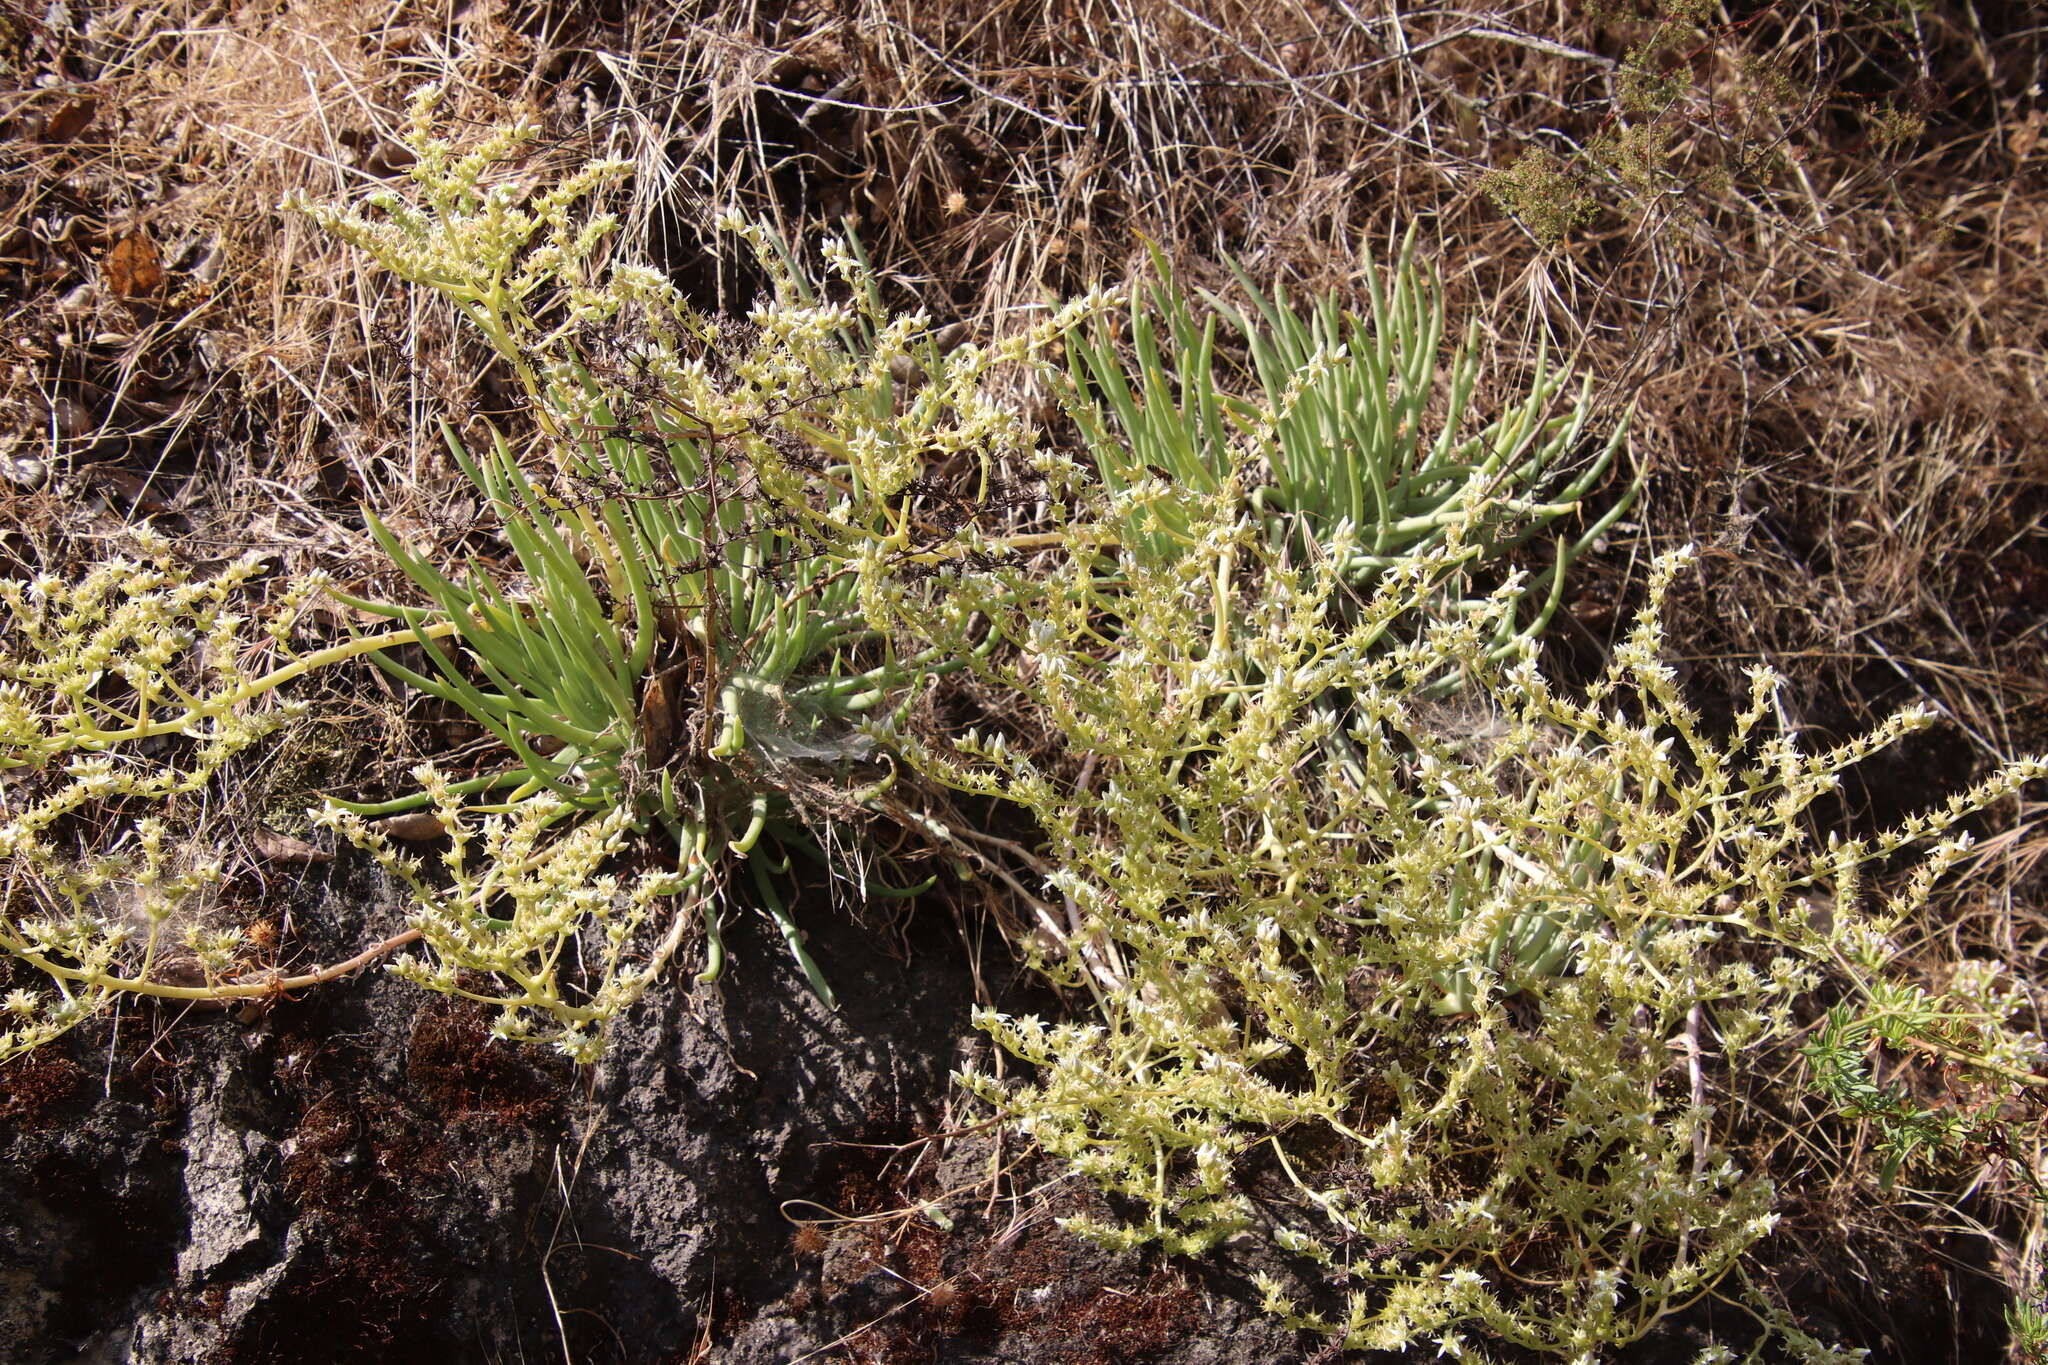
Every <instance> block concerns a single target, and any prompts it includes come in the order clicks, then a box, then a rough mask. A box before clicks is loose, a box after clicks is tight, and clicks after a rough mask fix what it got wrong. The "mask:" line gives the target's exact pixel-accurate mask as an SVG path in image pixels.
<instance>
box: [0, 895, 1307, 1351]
mask: <svg viewBox="0 0 2048 1365" xmlns="http://www.w3.org/2000/svg"><path fill="white" fill-rule="evenodd" d="M291 894H292V896H293V899H294V905H293V909H292V918H293V922H294V937H293V939H292V942H293V944H294V945H295V947H296V948H297V950H298V958H297V960H298V961H301V962H304V961H310V960H323V961H334V960H337V959H338V958H340V957H342V956H345V955H347V954H348V953H350V952H352V951H354V948H355V946H356V945H359V944H361V943H363V942H366V941H370V940H371V939H372V938H373V937H374V936H375V935H377V934H378V933H380V932H388V930H389V927H390V925H392V924H393V923H395V922H396V920H397V918H398V915H399V910H398V908H397V906H396V905H395V904H394V903H393V901H392V899H391V896H390V892H389V888H388V887H386V886H385V885H384V884H383V882H382V881H381V879H380V878H378V877H377V876H376V875H375V874H373V873H370V872H367V871H365V870H364V869H363V868H361V867H360V866H359V865H351V864H348V863H346V862H344V863H342V864H337V865H336V866H335V868H333V869H330V870H329V871H328V873H327V876H326V879H325V880H317V881H313V882H309V883H308V884H306V885H304V886H302V887H299V888H297V889H296V891H294V892H292V893H291ZM818 901H819V903H818V904H816V905H814V906H812V907H810V908H809V909H808V911H800V912H799V913H800V915H801V917H802V918H803V920H804V922H805V924H806V926H807V927H808V928H809V930H810V932H811V935H812V946H813V949H814V951H815V952H816V953H817V955H818V957H819V960H820V961H821V962H822V963H824V964H825V965H826V969H827V971H828V973H829V975H830V976H831V978H832V981H833V984H834V986H835V988H836V989H837V990H838V992H839V994H840V997H841V1000H842V1006H841V1008H840V1009H839V1010H837V1011H828V1010H826V1009H824V1008H823V1007H822V1006H821V1005H820V1004H819V1003H818V1002H817V1001H816V1000H815V999H813V998H812V996H811V995H810V994H809V993H808V992H806V991H805V990H804V988H803V986H802V983H801V981H800V979H799V978H798V977H797V975H796V973H795V971H794V970H793V969H792V968H791V967H790V966H789V964H788V962H787V959H786V957H785V955H784V953H783V952H782V950H781V947H780V944H779V943H778V942H777V941H776V938H775V935H774V934H773V933H772V932H766V931H765V930H764V926H761V925H759V924H757V923H754V922H752V920H751V917H743V918H741V920H740V922H738V923H735V924H734V925H732V926H731V928H730V929H729V930H728V938H729V941H730V942H731V945H732V948H733V963H732V966H731V968H730V969H729V972H728V975H727V977H726V980H725V982H724V983H723V985H722V986H720V987H719V988H716V989H706V988H702V987H695V986H694V984H693V983H690V982H689V981H688V980H687V978H686V977H683V978H682V979H674V978H672V979H670V980H669V981H666V982H664V983H662V984H661V985H659V986H658V987H657V988H656V989H655V990H654V991H652V992H650V994H649V997H648V998H647V999H646V1000H644V1001H643V1002H642V1003H641V1005H640V1007H639V1008H638V1009H637V1010H636V1011H635V1012H634V1014H633V1015H632V1017H631V1018H630V1019H628V1020H627V1021H625V1022H624V1024H623V1025H622V1026H621V1027H620V1028H619V1030H618V1032H617V1034H616V1036H615V1038H614V1041H613V1043H612V1046H611V1048H610V1050H609V1052H608V1053H607V1055H606V1059H605V1061H604V1062H603V1063H602V1064H601V1065H600V1066H598V1067H595V1068H591V1069H588V1070H584V1071H578V1070H577V1069H575V1068H573V1067H571V1066H569V1065H568V1064H567V1063H564V1062H561V1061H558V1060H556V1059H553V1058H552V1057H550V1056H549V1055H547V1054H545V1053H542V1052H539V1051H537V1050H533V1049H521V1048H514V1047H510V1046H508V1045H506V1044H503V1043H499V1042H495V1041H493V1040H491V1039H490V1037H489V1036H488V1016H487V1015H486V1014H485V1013H484V1012H482V1011H480V1010H478V1009H475V1008H473V1007H471V1006H468V1005H465V1004H461V1003H458V1002H453V1001H449V1000H446V999H442V998H439V997H434V996H429V995H425V994H423V993H421V992H419V991H418V990H416V989H415V988H413V987H411V986H409V985H407V984H405V983H403V982H400V981H398V980H396V979H394V978H391V977H389V976H387V975H384V974H382V973H366V974H364V975H361V976H358V977H357V978H355V979H353V980H350V981H346V982H339V983H335V984H333V985H330V986H328V987H325V988H323V989H320V990H317V991H312V992H308V993H307V994H306V995H305V996H304V997H302V998H300V999H297V1000H289V1001H282V1002H279V1003H278V1004H277V1005H276V1006H275V1007H274V1008H272V1009H271V1010H270V1011H269V1012H268V1013H267V1014H265V1015H263V1016H262V1017H261V1018H259V1019H256V1020H254V1021H253V1022H242V1021H239V1020H237V1019H236V1018H234V1017H232V1016H230V1015H226V1014H222V1013H217V1012H214V1013H204V1014H202V1013H198V1012H191V1013H184V1014H180V1013H178V1012H175V1011H168V1010H159V1009H157V1008H155V1007H153V1006H151V1007H144V1008H142V1009H139V1010H136V1009H131V1010H129V1011H128V1012H127V1013H126V1014H125V1015H124V1016H123V1018H122V1019H121V1020H120V1021H119V1023H118V1025H117V1026H105V1027H100V1028H98V1029H96V1030H86V1031H81V1032H80V1033H79V1034H78V1035H77V1036H75V1037H73V1038H71V1039H67V1040H65V1041H64V1042H62V1043H60V1044H57V1045H54V1046H52V1047H50V1048H47V1049H45V1050H44V1051H43V1052H42V1053H39V1054H36V1055H33V1056H30V1057H27V1058H24V1059H21V1060H20V1061H18V1062H16V1063H14V1064H13V1065H11V1066H8V1067H6V1068H0V1152H4V1155H5V1158H6V1160H5V1164H4V1166H0V1359H4V1360H7V1361H9V1362H19V1363H20V1365H41V1363H42V1362H59V1361H66V1362H68V1361H73V1360H87V1361H109V1362H115V1361H119V1362H138V1363H140V1362H148V1363H149V1365H172V1363H173V1362H177V1363H179V1365H183V1363H185V1362H205V1363H206V1365H257V1363H259V1362H286V1361H289V1362H308V1363H313V1362H323V1361H337V1362H338V1361H357V1360H366V1359H375V1360H380V1361H399V1362H403V1361H412V1360H420V1361H428V1360H432V1361H436V1362H440V1361H449V1360H520V1359H526V1360H540V1359H560V1358H562V1357H563V1355H564V1353H565V1351H566V1353H567V1355H568V1358H570V1359H573V1360H575V1361H577V1362H579V1365H581V1363H583V1362H612V1361H617V1362H629V1361H630V1362H646V1361H679V1362H680V1361H699V1360H710V1361H727V1362H731V1363H732V1365H742V1363H744V1365H755V1363H756V1362H759V1363H761V1365H766V1362H783V1361H794V1360H796V1359H799V1358H801V1357H804V1356H806V1355H808V1354H811V1353H817V1352H821V1351H823V1352H824V1353H825V1354H824V1355H823V1356H820V1357H818V1358H831V1359H846V1360H860V1361H911V1360H917V1361H930V1360H938V1359H944V1360H960V1361H988V1362H997V1361H1004V1362H1009V1361H1016V1362H1023V1361H1059V1362H1074V1363H1075V1365H1080V1363H1081V1362H1096V1361H1101V1362H1118V1361H1162V1362H1163V1361H1176V1362H1185V1365H1195V1362H1202V1361H1214V1360H1222V1359H1244V1360H1249V1359H1251V1358H1252V1357H1253V1356H1254V1355H1257V1356H1259V1357H1262V1358H1264V1359H1267V1360H1276V1359H1284V1358H1287V1352H1286V1351H1285V1349H1284V1347H1285V1342H1284V1339H1283V1338H1282V1336H1281V1334H1278V1333H1276V1332H1275V1331H1274V1330H1273V1329H1272V1327H1271V1326H1270V1325H1268V1324H1263V1323H1258V1322H1257V1321H1256V1320H1255V1319H1253V1320H1250V1321H1245V1320H1242V1318H1241V1315H1242V1309H1240V1308H1238V1307H1237V1306H1236V1305H1235V1304H1234V1303H1230V1302H1227V1301H1219V1300H1218V1299H1216V1297H1215V1296H1214V1295H1212V1294H1210V1293H1209V1292H1208V1291H1206V1290H1204V1289H1202V1288H1200V1287H1198V1286H1197V1285H1196V1284H1195V1283H1194V1282H1193V1281H1192V1280H1191V1279H1189V1278H1187V1276H1185V1275H1184V1274H1182V1273H1181V1272H1178V1271H1174V1272H1168V1271H1164V1270H1161V1269H1159V1268H1158V1267H1156V1266H1152V1265H1149V1264H1146V1263H1141V1262H1140V1261H1138V1260H1137V1259H1136V1258H1121V1259H1119V1258H1111V1257H1107V1256H1104V1255H1101V1254H1099V1253H1096V1252H1094V1251H1091V1250H1089V1249H1088V1248H1086V1247H1084V1246H1082V1245H1080V1244H1078V1243H1077V1242H1075V1241H1074V1240H1073V1239H1072V1238H1070V1237H1068V1236H1066V1235H1065V1234H1064V1233H1060V1232H1058V1231H1057V1230H1056V1229H1055V1228H1053V1227H1052V1225H1051V1224H1050V1221H1049V1219H1048V1217H1047V1215H1046V1214H1045V1213H1044V1212H1043V1211H1040V1212H1037V1213H1029V1214H1028V1215H1027V1214H1025V1213H1024V1212H1023V1211H1024V1210H1025V1208H1026V1206H1025V1205H1023V1204H1015V1205H1013V1204H1010V1203H1007V1202H1005V1203H1003V1204H1001V1205H1000V1208H999V1209H995V1210H994V1211H991V1210H990V1209H988V1208H985V1207H984V1206H985V1205H988V1204H989V1202H990V1201H989V1197H988V1196H989V1192H990V1191H991V1190H992V1189H993V1188H994V1186H993V1185H992V1184H991V1183H990V1182H989V1180H988V1175H989V1172H990V1171H991V1169H992V1167H991V1166H990V1160H989V1158H990V1156H991V1152H992V1148H991V1146H990V1141H991V1140H990V1139H985V1138H984V1139H980V1140H979V1141H978V1142H977V1141H969V1142H966V1143H962V1144H956V1145H955V1146H954V1147H953V1149H952V1153H951V1155H946V1156H945V1157H944V1160H943V1161H941V1160H940V1159H939V1158H940V1157H941V1155H942V1152H941V1150H940V1148H941V1144H937V1143H932V1144H926V1145H925V1146H924V1147H912V1148H909V1149H907V1152H906V1151H898V1150H897V1147H898V1144H902V1143H905V1142H907V1141H910V1140H912V1139H915V1138H918V1137H919V1136H921V1135H924V1134H928V1133H930V1132H932V1131H934V1129H935V1127H936V1125H937V1123H938V1122H939V1119H940V1113H941V1110H942V1107H943V1105H944V1103H945V1100H946V1097H947V1081H946V1077H947V1074H948V1072H949V1071H950V1070H951V1069H952V1067H953V1066H954V1065H955V1064H956V1062H957V1060H958V1053H957V1049H958V1046H959V1043H960V1036H961V1033H962V1031H963V1029H964V1026H965V1020H966V1018H967V1013H968V1005H969V998H968V992H969V986H968V983H969V981H970V979H971V976H970V973H969V972H967V971H966V970H965V967H964V964H963V963H962V962H961V961H960V959H959V953H960V950H959V948H958V946H957V938H955V937H954V936H953V935H951V934H950V932H948V933H946V934H939V933H937V932H933V933H931V935H930V937H931V939H932V941H931V942H929V943H922V944H920V943H917V942H915V939H916V936H917V933H918V931H917V930H916V927H915V925H913V932H912V939H913V942H912V944H911V948H912V950H911V951H909V952H908V953H907V954H900V955H899V954H896V953H892V952H891V951H887V950H885V947H884V945H883V943H882V942H881V940H880V938H879V936H877V935H875V934H873V933H871V932H869V931H867V930H865V929H863V928H862V927H861V926H859V925H857V924H856V923H854V922H853V921H852V920H851V919H850V918H849V917H848V916H846V915H844V914H843V913H835V912H833V911H832V910H831V909H830V908H829V907H828V906H827V905H825V904H824V898H823V897H822V896H820V897H819V898H818ZM927 1149H928V1155H927V1156H923V1157H920V1156H918V1155H917V1153H918V1152H920V1151H925V1150H927ZM1009 1154H1010V1156H1014V1155H1015V1144H1014V1143H1012V1144H1011V1145H1010V1149H1009ZM791 1201H796V1202H791ZM920 1204H929V1205H930V1206H931V1208H932V1209H933V1210H934V1211H935V1213H936V1216H935V1217H934V1216H927V1215H924V1214H920V1213H917V1212H915V1210H916V1209H917V1208H918V1207H919V1205H920ZM786 1210H787V1212H786ZM826 1210H831V1211H833V1212H835V1213H840V1214H847V1215H851V1216H856V1217H858V1218H859V1219H860V1220H861V1221H854V1222H847V1223H843V1224H837V1225H830V1224H829V1223H828V1224H827V1225H829V1226H832V1227H833V1230H832V1231H831V1232H830V1234H829V1236H827V1235H823V1234H821V1233H820V1232H818V1231H817V1230H815V1229H814V1230H812V1231H810V1232H807V1233H800V1232H799V1230H798V1224H797V1223H796V1222H792V1217H793V1216H794V1217H796V1218H798V1219H812V1218H821V1217H825V1216H826V1214H825V1211H826ZM1019 1218H1022V1220H1023V1221H1022V1222H1021V1223H1020V1222H1019V1221H1018V1220H1019ZM806 1239H813V1240H815V1241H816V1242H817V1243H818V1245H816V1246H811V1247H809V1248H808V1249H807V1248H806V1246H805V1243H806ZM842 1338H843V1339H844V1340H843V1341H842V1340H841V1339H842ZM835 1341H837V1342H840V1345H839V1346H837V1347H835V1346H834V1345H833V1343H835ZM1205 1341H1206V1342H1207V1343H1208V1344H1207V1345H1204V1344H1203V1342H1205ZM1219 1351H1223V1352H1226V1354H1218V1352H1219ZM935 1353H936V1354H935Z"/></svg>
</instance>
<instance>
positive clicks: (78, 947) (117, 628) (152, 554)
mask: <svg viewBox="0 0 2048 1365" xmlns="http://www.w3.org/2000/svg"><path fill="white" fill-rule="evenodd" d="M132 538H133V540H134V544H135V554H134V555H133V556H131V557H125V558H117V559H112V560H109V561H106V562H105V563H102V564H100V565H98V566H97V567H95V568H93V569H91V570H90V571H88V572H87V573H85V574H84V575H82V576H81V577H79V578H78V579H77V580H76V581H66V580H64V579H60V578H57V577H55V576H49V575H46V576H42V577H38V578H35V579H31V580H26V581H22V580H6V581H0V613H4V618H0V621H4V624H0V861H4V863H5V865H6V869H7V882H6V892H5V899H4V901H0V951H4V952H6V953H8V954H9V955H11V956H12V957H13V958H14V959H15V960H16V961H17V962H18V963H20V964H22V965H23V966H25V967H27V968H30V969H32V971H33V972H34V973H36V974H39V984H38V985H36V986H33V987H31V986H21V987H17V988H16V989H14V990H13V991H11V992H10V993H9V994H8V995H7V997H6V1004H5V1009H6V1015H7V1018H6V1020H5V1032H0V1058H5V1057H8V1056H12V1055H14V1054H16V1053H18V1052H22V1051H25V1050H27V1049H29V1048H32V1047H35V1046H37V1045H39V1044H41V1043H44V1042H47V1041H49V1040H50V1039H52V1038H54V1037H56V1036H58V1035H59V1034H61V1033H63V1032H64V1031H65V1030H67V1029H69V1028H72V1027H74V1026H76V1025H77V1024H78V1023H80V1022H81V1021H83V1020H85V1019H87V1018H89V1017H91V1016H92V1015H93V1014H94V1013H95V1012H97V1011H98V1010H100V1009H101V1008H103V1007H105V1006H106V1005H107V1004H109V1003H110V1002H111V1001H112V1000H114V999H115V998H116V997H118V996H120V995H124V994H125V995H142V996H155V997H159V998H163V999H171V1000H184V1001H195V1000H220V999H232V998H251V997H259V996H263V995H266V994H270V993H272V992H274V991H275V990H277V989H279V988H280V986H281V985H288V984H298V983H296V982H292V983H281V982H280V981H279V980H278V979H277V978H276V977H275V976H274V975H273V974H266V973H252V972H247V971H245V970H244V967H243V964H242V961H241V957H242V953H241V944H240V941H239V937H238V934H239V931H238V930H235V929H232V928H221V927H217V926H213V925H210V924H209V923H207V921H206V918H205V916H204V915H203V914H200V913H198V909H199V903H200V902H202V901H203V900H204V897H205V894H206V892H207V890H208V888H209V887H211V886H212V885H214V884H215V883H216V882H218V881H219V879H220V876H221V868H220V863H219V861H218V859H216V858H205V857H194V856H191V855H190V852H189V847H188V841H187V840H185V839H184V838H183V837H181V836H182V835H184V834H185V833H188V832H189V830H188V826H189V825H190V824H191V823H192V820H193V818H194V817H193V810H194V808H195V807H197V806H198V805H200V804H201V803H202V802H203V800H204V796H205V792H206V789H207V786H208V784H209V783H210V782H211V781H212V780H213V778H214V776H215V775H216V774H217V773H218V772H219V771H220V769H221V767H222V766H223V765H224V764H226V763H227V762H228V761H229V760H231V759H233V758H234V757H235V756H236V755H237V754H240V753H242V752H243V751H245V750H247V749H248V748H249V747H250V746H252V745H254V744H256V743H258V742H259V741H261V740H263V739H264V738H265V737H267V736H269V735H271V734H273V733H275V732H276V731H277V730H278V729H279V727H281V726H283V725H285V724H287V723H289V722H290V721H292V720H293V719H294V718H295V717H296V716H297V715H298V714H299V712H300V710H301V707H300V705H299V704H298V703H295V702H292V701H289V700H286V699H284V698H283V697H281V696H280V691H279V690H280V689H282V688H285V687H286V685H287V684H289V683H291V682H293V681H294V680H295V679H297V678H300V677H302V676H304V675H305V674H308V673H311V672H313V671H315V670H318V669H321V668H325V667H331V666H333V665H335V664H338V663H341V662H343V661H345V660H347V659H350V658H355V657H359V656H361V655H364V654H368V653H371V652H373V651H377V650H381V649H387V648H390V647H392V646H393V645H396V644H399V643H416V642H417V641H418V640H419V639H420V635H419V634H418V633H416V632H414V631H411V630H400V631H394V632H389V633H386V634H383V635H375V636H368V637H365V638H362V639H357V640H352V641H348V642H346V643H343V644H339V645H331V646H329V647H327V648H324V649H319V650H315V651H310V652H305V653H300V652H298V651H297V650H296V649H295V647H294V644H293V639H294V635H295V630H294V627H295V625H296V623H297V619H298V616H299V613H300V610H301V609H302V608H303V607H304V606H305V605H306V603H307V602H308V601H310V600H311V599H313V598H314V597H316V596H317V595H318V593H319V592H320V590H321V584H320V582H319V581H318V580H317V579H307V580H301V581H299V582H297V583H294V584H291V585H289V586H288V587H286V588H285V589H284V590H283V591H281V592H279V593H277V594H275V595H273V596H272V598H271V600H270V602H269V604H268V605H267V606H263V605H259V602H260V597H259V595H258V594H256V593H254V592H253V591H252V585H253V584H254V583H255V581H256V580H257V579H258V578H259V577H260V576H261V574H262V573H263V564H262V561H261V560H260V559H259V558H258V557H256V556H253V555H252V556H247V557H244V558H242V559H240V560H237V561H235V562H234V563H232V564H230V565H228V566H226V567H224V568H222V569H219V570H217V571H215V572H213V573H211V574H195V573H193V572H192V571H191V570H190V569H189V568H188V567H187V566H185V565H184V564H182V563H180V561H179V560H178V558H177V557H176V556H175V555H174V554H173V553H172V551H171V548H170V545H169V543H168V542H167V541H166V540H165V539H164V538H163V537H161V536H159V535H157V534H156V533H154V532H152V531H150V530H149V529H148V528H146V527H144V528H138V529H137V530H136V531H135V532H133V533H132ZM445 631H446V627H430V628H428V630H427V631H426V633H427V634H429V635H431V634H436V633H445Z"/></svg>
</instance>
